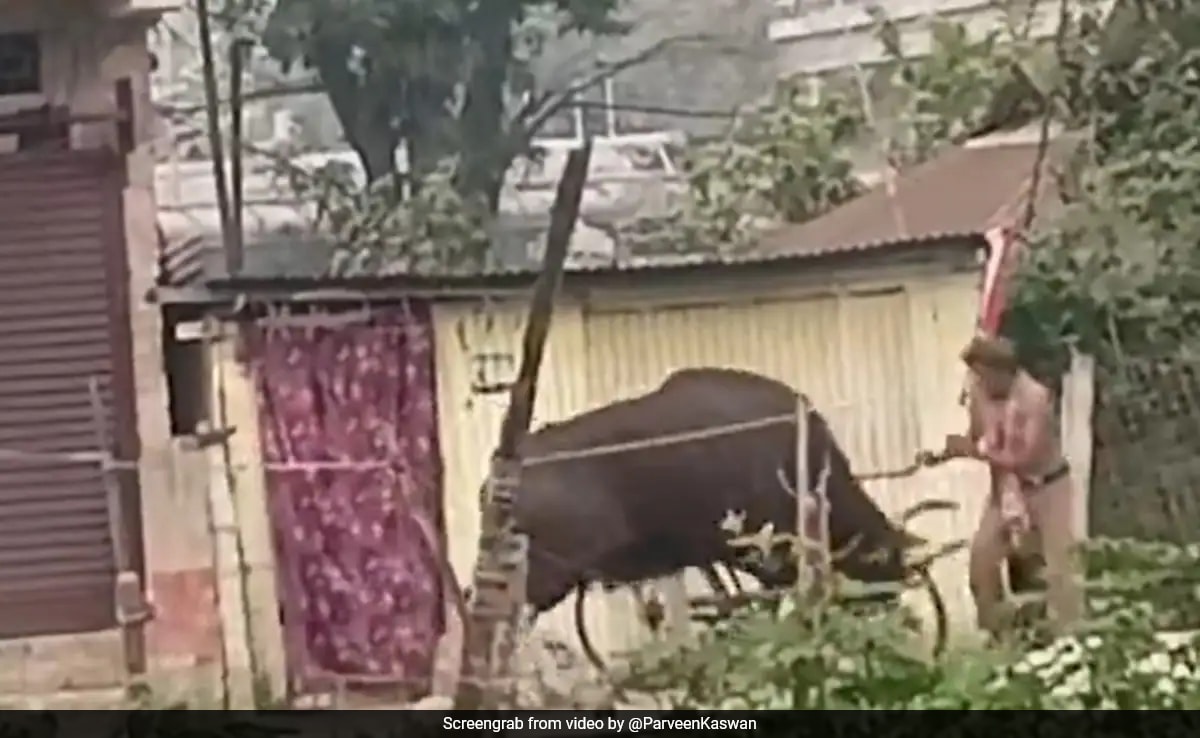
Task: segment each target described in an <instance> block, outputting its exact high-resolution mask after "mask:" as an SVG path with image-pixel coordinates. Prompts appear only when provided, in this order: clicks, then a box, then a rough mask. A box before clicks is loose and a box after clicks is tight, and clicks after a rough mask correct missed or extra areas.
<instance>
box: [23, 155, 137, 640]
mask: <svg viewBox="0 0 1200 738" xmlns="http://www.w3.org/2000/svg"><path fill="white" fill-rule="evenodd" d="M122 176H123V174H122V170H120V169H119V168H118V166H117V163H116V162H115V161H114V160H113V159H112V158H111V157H109V156H106V155H105V154H104V152H78V151H75V152H61V153H47V154H36V155H25V154H10V155H6V156H4V157H2V158H0V447H5V448H16V449H20V450H24V451H31V452H40V453H43V454H51V455H53V454H68V453H71V452H93V453H95V452H97V451H98V448H97V446H98V440H97V428H96V425H95V422H94V413H93V409H92V401H91V396H90V391H89V380H90V379H91V378H93V377H95V378H96V379H97V380H98V382H99V384H100V389H101V394H102V397H103V400H104V402H105V404H106V406H107V408H108V409H109V412H110V416H109V418H108V420H109V421H110V426H111V427H110V431H115V432H113V433H112V437H113V438H114V447H113V448H111V449H108V450H110V451H112V452H113V453H115V454H116V455H117V456H118V457H121V458H126V459H128V458H132V457H134V456H136V454H137V448H136V446H137V436H136V423H135V421H134V417H135V416H134V409H133V402H134V399H133V376H132V353H131V349H130V337H129V330H130V329H129V322H128V287H127V283H128V277H127V275H126V265H125V250H124V239H123V237H122V231H121V227H122V221H121V203H120V193H121V188H122V187H123V185H122ZM126 481H128V482H129V483H130V484H132V483H133V480H126ZM136 499H137V498H136V490H135V489H133V488H132V487H131V488H129V489H127V490H126V497H125V500H124V501H125V503H126V505H127V506H129V509H128V510H126V513H127V517H126V519H125V520H124V521H123V522H124V523H125V524H126V526H128V530H129V531H130V532H131V536H130V537H131V539H133V541H135V542H134V546H133V549H134V555H135V556H137V555H138V552H139V551H140V542H141V537H140V535H139V534H138V530H140V529H139V528H138V527H137V524H136V514H137V512H136V509H134V508H133V507H132V506H130V505H129V503H130V502H135V501H136ZM109 522H110V521H109V510H108V506H107V504H106V494H105V486H104V483H103V478H102V476H101V472H100V468H99V465H98V464H95V463H79V462H70V461H66V460H59V459H55V458H53V457H50V458H49V459H46V460H21V461H15V460H13V461H4V462H0V637H11V636H23V635H41V634H49V633H60V632H82V631H88V630H99V629H102V628H105V627H109V626H112V625H114V624H115V617H116V616H115V613H114V604H113V577H114V560H113V548H112V540H111V536H110V529H109ZM130 542H131V541H127V542H126V543H127V545H128V544H129V543H130Z"/></svg>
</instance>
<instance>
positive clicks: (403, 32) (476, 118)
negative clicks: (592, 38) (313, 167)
mask: <svg viewBox="0 0 1200 738" xmlns="http://www.w3.org/2000/svg"><path fill="white" fill-rule="evenodd" d="M617 5H618V0H490V1H489V2H478V1H472V0H357V1H356V2H350V3H346V2H334V1H333V0H289V1H288V2H286V3H283V2H281V3H278V4H277V5H276V7H275V10H274V12H273V13H272V14H271V17H270V19H269V22H268V24H267V29H266V33H265V41H266V44H267V46H268V48H269V49H270V50H271V52H272V54H273V55H274V56H276V57H277V58H278V59H280V60H281V61H283V62H285V63H288V64H290V63H292V62H301V63H303V64H305V65H307V66H310V67H311V68H313V69H314V70H316V72H317V74H318V75H319V77H320V79H321V81H322V83H323V85H324V87H325V89H326V91H327V92H328V94H329V97H330V100H331V102H332V104H333V107H334V109H335V111H336V112H337V115H338V117H339V119H340V120H341V123H342V126H343V129H344V131H345V134H346V137H347V139H348V140H349V142H350V144H351V146H353V147H354V149H355V151H357V152H358V154H359V156H360V158H361V159H362V163H363V166H364V169H365V170H366V173H367V177H368V180H369V181H371V182H375V181H377V180H380V179H381V178H383V177H386V176H387V175H389V174H391V173H392V172H393V171H394V169H395V163H394V152H395V150H396V148H397V147H398V146H399V144H400V143H401V142H402V141H403V142H404V143H405V144H406V151H407V154H408V160H409V167H410V173H411V174H412V178H411V179H412V182H413V183H415V184H416V183H419V182H420V181H421V178H422V177H423V176H424V175H426V174H428V173H430V172H432V171H434V170H435V169H436V168H437V166H438V162H440V161H441V160H442V159H445V158H447V157H450V158H454V159H455V160H456V168H455V177H454V183H455V186H456V189H457V191H458V192H459V194H460V195H461V196H463V197H464V198H467V199H470V198H480V199H482V200H483V201H484V202H485V203H487V205H488V207H489V209H491V210H493V211H494V210H495V208H496V206H497V203H498V199H499V195H500V188H501V185H502V184H503V177H504V173H505V171H506V170H507V169H508V166H509V163H510V162H511V160H512V158H513V156H514V155H515V154H517V153H518V152H519V151H521V150H522V148H523V147H524V145H525V143H526V142H527V140H528V138H529V136H530V134H531V133H532V132H533V130H535V129H536V127H537V125H539V124H540V123H541V122H543V121H544V120H545V119H546V117H548V114H549V112H548V110H549V108H551V107H553V106H556V105H557V106H560V105H561V104H562V103H563V102H564V100H565V97H564V96H563V95H556V94H554V93H550V94H547V93H544V92H539V91H537V90H535V89H533V88H532V86H531V84H530V77H529V75H528V74H527V70H528V66H529V62H530V59H531V57H532V56H534V55H536V53H537V50H538V48H539V47H540V45H541V43H542V42H543V41H544V40H545V38H547V37H548V36H549V35H550V34H554V33H560V32H565V31H578V32H583V33H592V34H605V33H617V32H620V31H621V30H623V26H622V25H621V24H620V23H618V22H617V21H616V20H614V12H615V11H616V9H617ZM522 94H527V102H526V103H525V104H523V105H521V106H519V108H518V109H517V111H516V112H515V113H513V112H512V108H513V107H514V106H513V105H512V104H511V102H512V101H513V100H514V99H517V98H518V97H520V96H521V95H522Z"/></svg>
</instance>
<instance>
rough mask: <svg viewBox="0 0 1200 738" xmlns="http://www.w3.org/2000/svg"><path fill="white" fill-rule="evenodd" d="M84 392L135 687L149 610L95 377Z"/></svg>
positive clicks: (123, 635) (128, 664) (141, 669)
mask: <svg viewBox="0 0 1200 738" xmlns="http://www.w3.org/2000/svg"><path fill="white" fill-rule="evenodd" d="M88 392H89V394H90V395H91V402H92V423H93V426H94V428H95V433H96V447H97V450H98V451H99V452H100V453H101V454H102V455H103V459H104V461H103V462H102V464H101V469H100V473H101V475H102V477H103V482H104V493H105V502H106V505H107V508H108V533H109V538H111V539H112V548H113V564H114V566H115V568H116V570H117V575H116V581H115V583H114V591H115V595H116V596H115V598H114V599H115V601H116V609H117V624H118V625H120V627H121V644H122V649H123V651H124V655H125V674H126V677H127V678H128V680H129V683H128V686H129V687H130V688H137V687H141V686H143V685H142V684H141V680H142V678H143V677H144V676H145V673H146V621H147V620H149V619H150V608H149V607H148V606H147V604H146V600H145V597H144V595H143V593H142V581H141V577H140V576H139V575H138V573H137V572H136V571H134V569H133V557H132V556H131V554H130V551H129V544H130V541H129V537H128V535H127V533H126V530H125V525H124V517H122V516H123V514H124V505H123V504H122V500H121V480H120V479H118V478H117V477H116V474H117V473H118V467H117V465H116V464H114V463H113V459H112V448H113V444H112V438H111V437H110V436H109V433H108V419H107V417H106V414H105V412H104V400H103V399H102V398H101V397H100V381H99V380H98V379H97V378H96V377H91V378H90V379H89V380H88Z"/></svg>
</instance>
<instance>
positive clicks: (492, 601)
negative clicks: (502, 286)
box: [454, 140, 592, 710]
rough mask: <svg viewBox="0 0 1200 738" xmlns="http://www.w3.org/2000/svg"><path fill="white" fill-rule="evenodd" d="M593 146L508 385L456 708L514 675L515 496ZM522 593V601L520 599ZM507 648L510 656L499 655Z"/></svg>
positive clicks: (552, 237) (569, 175) (565, 205)
mask: <svg viewBox="0 0 1200 738" xmlns="http://www.w3.org/2000/svg"><path fill="white" fill-rule="evenodd" d="M591 155H592V144H591V141H590V140H588V141H585V142H584V144H583V146H582V147H581V148H579V149H576V150H574V151H572V152H571V155H570V156H569V157H568V158H567V165H566V167H565V169H564V170H563V175H562V179H561V180H560V181H559V183H558V191H557V193H556V194H555V197H554V207H553V209H552V210H551V212H550V230H549V232H548V233H547V235H546V251H545V256H544V257H543V260H542V272H541V274H540V275H539V276H538V280H537V283H536V284H535V285H534V288H533V299H532V301H531V303H530V306H529V321H528V322H527V323H526V325H525V336H524V340H523V342H522V348H521V366H520V369H519V370H518V372H517V379H516V381H515V382H513V385H512V387H511V388H510V389H509V405H508V411H507V412H506V413H505V414H504V421H503V423H501V426H500V438H499V440H498V442H497V444H496V451H495V453H494V454H493V456H492V465H491V470H490V472H489V475H488V483H487V499H485V500H484V502H483V510H482V520H481V524H480V534H479V554H478V558H477V559H476V562H475V576H474V587H473V590H474V593H475V594H474V597H473V598H472V601H471V604H470V617H469V619H468V622H467V624H466V633H465V636H464V638H463V660H462V667H461V668H462V672H461V675H460V677H459V682H458V689H457V691H456V693H455V695H454V709H456V710H478V709H493V708H495V707H496V706H497V705H496V701H497V699H498V698H499V696H500V694H499V693H498V690H497V688H496V687H497V686H498V685H495V684H494V683H493V682H494V680H495V679H496V678H497V677H499V676H501V675H503V674H505V673H507V669H505V668H504V666H505V665H504V664H502V663H498V662H499V661H500V660H501V659H502V658H505V657H506V655H507V652H508V649H505V648H504V647H503V645H502V642H503V641H504V640H505V635H504V633H503V631H504V629H505V624H506V623H510V622H512V623H515V622H516V621H517V618H518V617H519V616H520V613H521V611H522V606H523V605H524V601H523V597H522V595H521V593H522V592H523V590H524V582H519V583H518V582H516V579H518V578H519V577H520V576H521V575H522V572H523V571H524V570H525V566H526V561H525V560H524V559H525V555H524V554H525V550H524V542H523V541H521V540H519V539H518V537H517V535H516V531H515V519H514V516H513V506H514V498H515V495H516V492H517V488H518V487H519V485H520V476H521V460H520V457H519V455H518V449H519V444H520V442H521V439H522V438H523V437H524V436H525V434H526V433H527V432H528V430H529V423H530V422H531V420H532V418H533V408H534V403H535V401H536V400H537V379H538V372H539V370H540V369H541V364H542V357H543V355H544V353H545V347H546V339H547V337H548V336H549V333H550V320H551V318H552V317H553V312H554V299H555V297H556V295H557V293H558V288H559V284H560V283H561V281H562V274H563V264H564V263H565V261H566V257H567V248H568V246H569V245H570V242H571V234H572V233H573V232H574V230H575V221H576V220H577V219H578V217H579V203H580V201H581V200H582V198H583V187H584V183H585V182H586V181H587V171H588V163H589V162H590V161H591ZM517 597H521V598H522V601H516V598H517ZM501 651H503V652H504V653H500V652H501Z"/></svg>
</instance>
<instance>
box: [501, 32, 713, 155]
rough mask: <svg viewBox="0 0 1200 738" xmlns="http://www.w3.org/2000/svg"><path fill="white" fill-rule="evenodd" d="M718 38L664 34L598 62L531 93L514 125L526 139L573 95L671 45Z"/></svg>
mask: <svg viewBox="0 0 1200 738" xmlns="http://www.w3.org/2000/svg"><path fill="white" fill-rule="evenodd" d="M717 39H718V37H717V36H715V35H713V34H710V33H689V34H681V35H678V36H667V37H666V38H662V39H659V40H658V41H656V42H654V43H653V44H650V45H649V46H647V47H646V48H644V49H641V50H640V51H637V52H634V53H633V54H630V55H629V56H627V57H625V58H623V59H619V60H617V61H613V62H600V63H598V64H597V65H596V69H594V70H592V72H591V73H589V74H587V75H585V76H584V77H583V78H582V79H580V80H578V81H577V82H575V83H573V84H570V85H567V86H566V87H565V88H563V89H561V90H557V91H553V92H545V93H543V94H541V95H538V96H537V97H536V98H534V97H531V98H530V100H529V101H528V102H526V103H525V104H524V105H522V106H521V108H520V109H519V110H518V111H517V113H516V115H515V116H514V117H513V120H514V121H515V123H516V125H517V128H518V129H519V130H520V131H521V136H522V137H523V138H524V139H528V138H529V136H532V135H533V134H534V133H536V132H537V130H538V129H539V128H541V127H542V126H543V125H545V124H546V122H547V121H548V120H550V118H552V117H554V115H556V114H557V113H558V112H559V111H560V110H562V109H563V108H564V107H566V106H567V105H568V104H569V103H570V102H571V100H572V98H574V97H575V96H576V95H578V94H579V93H581V92H583V91H585V90H587V89H588V88H590V87H593V86H594V85H596V84H598V83H600V82H603V81H604V80H606V79H608V78H609V77H614V76H616V75H617V74H619V73H620V72H623V71H625V70H627V69H632V68H634V67H637V66H640V65H642V64H645V63H647V62H650V61H652V60H653V59H654V58H655V57H657V56H659V55H660V54H662V53H663V52H665V51H666V50H667V49H669V48H671V47H672V46H677V45H683V44H690V43H709V42H713V41H715V40H717Z"/></svg>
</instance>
